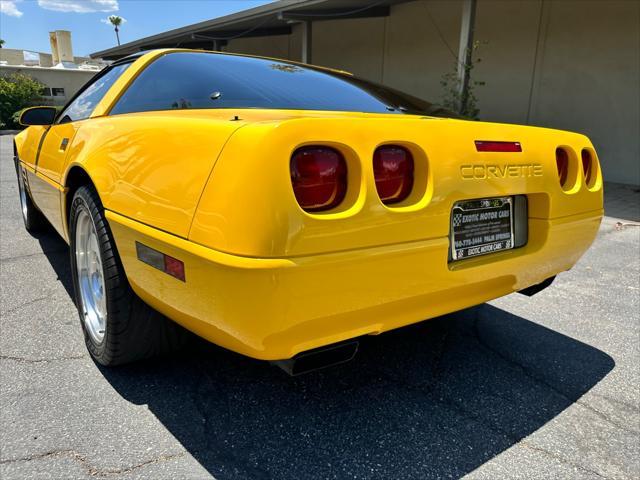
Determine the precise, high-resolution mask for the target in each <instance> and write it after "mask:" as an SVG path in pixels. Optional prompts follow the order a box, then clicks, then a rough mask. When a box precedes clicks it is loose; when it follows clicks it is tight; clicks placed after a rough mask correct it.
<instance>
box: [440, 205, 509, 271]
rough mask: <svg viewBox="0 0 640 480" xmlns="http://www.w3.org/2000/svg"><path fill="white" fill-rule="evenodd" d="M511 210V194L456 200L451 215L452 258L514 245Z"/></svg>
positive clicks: (493, 251) (484, 253)
mask: <svg viewBox="0 0 640 480" xmlns="http://www.w3.org/2000/svg"><path fill="white" fill-rule="evenodd" d="M505 212H508V214H506V213H505ZM514 213H515V212H514V198H513V197H512V196H508V197H492V198H478V199H471V200H462V201H459V202H456V203H455V204H454V205H453V208H452V209H451V217H450V223H451V225H450V232H451V233H450V243H451V248H450V256H451V261H458V260H464V259H467V258H473V257H479V256H483V255H488V254H491V253H496V252H501V251H505V250H511V249H513V248H515V232H514V223H515V219H514Z"/></svg>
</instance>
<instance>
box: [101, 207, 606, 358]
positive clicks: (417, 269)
mask: <svg viewBox="0 0 640 480" xmlns="http://www.w3.org/2000/svg"><path fill="white" fill-rule="evenodd" d="M600 216H601V212H591V213H587V214H580V215H575V216H570V217H565V218H560V219H556V220H542V219H531V220H530V223H529V225H530V232H531V233H530V237H529V243H528V245H527V246H526V247H523V248H521V249H518V250H512V251H508V252H503V253H498V254H494V255H490V256H485V257H479V258H476V259H471V260H467V261H464V262H461V263H459V264H456V265H455V266H454V267H452V266H451V265H449V264H448V263H447V255H448V246H449V242H448V240H447V238H436V239H430V240H421V241H417V242H410V243H403V244H396V245H388V246H382V247H373V248H365V249H359V250H352V251H346V252H338V253H330V254H323V255H311V256H304V257H295V258H282V259H257V258H248V257H239V256H235V255H229V254H224V253H221V252H219V251H216V250H213V249H209V248H205V247H202V246H199V245H197V244H194V243H193V242H189V241H188V240H184V239H180V238H178V237H175V236H172V235H169V234H166V233H164V232H160V231H158V230H156V229H153V228H150V227H147V226H145V225H142V224H140V223H137V222H134V221H132V220H130V219H127V218H125V217H122V216H120V215H117V214H114V213H111V212H108V214H107V218H108V220H109V224H110V226H111V230H112V232H113V234H114V236H115V238H116V241H117V243H118V250H119V253H120V256H121V258H122V261H123V264H124V266H125V269H126V270H127V274H128V277H129V279H130V282H131V285H132V287H133V288H134V290H135V291H136V293H137V294H138V295H140V296H141V297H142V298H143V299H144V300H145V301H146V302H147V303H149V304H150V305H151V306H153V307H154V308H156V309H157V310H159V311H161V312H162V313H164V314H165V315H167V316H169V317H170V318H172V319H174V320H175V321H177V322H178V323H180V324H182V325H183V326H185V327H186V328H188V329H189V330H191V331H193V332H195V333H196V334H198V335H200V336H202V337H203V338H205V339H207V340H209V341H212V342H214V343H216V344H218V345H221V346H223V347H225V348H228V349H231V350H234V351H236V352H239V353H242V354H244V355H248V356H251V357H254V358H259V359H265V360H275V359H282V358H290V357H291V356H293V355H295V354H296V353H299V352H302V351H305V350H308V349H311V348H316V347H320V346H323V345H327V344H330V343H333V342H337V341H341V340H345V339H348V338H353V337H357V336H361V335H366V334H378V333H381V332H384V331H387V330H390V329H393V328H398V327H401V326H403V325H408V324H411V323H415V322H417V321H421V320H425V319H428V318H432V317H435V316H438V315H442V314H445V313H448V312H452V311H456V310H460V309H463V308H467V307H469V306H472V305H476V304H479V303H482V302H484V301H487V300H490V299H493V298H497V297H500V296H502V295H506V294H508V293H511V292H513V291H516V290H520V289H522V288H525V287H527V286H529V285H532V284H535V283H539V282H541V281H542V280H544V279H546V278H548V277H550V276H552V275H555V274H557V273H559V272H561V271H564V270H567V269H569V268H570V267H571V266H572V265H573V264H574V263H575V262H576V261H577V260H578V258H579V257H580V255H581V254H582V253H583V252H584V251H585V250H586V249H587V248H588V246H589V245H590V244H591V242H592V241H593V239H594V237H595V235H596V233H597V230H598V226H599V223H600ZM135 241H139V242H142V243H144V244H146V245H149V246H151V247H152V248H155V249H157V250H160V251H163V252H165V253H167V254H168V255H171V256H174V257H177V258H179V259H181V260H182V261H183V262H184V264H185V271H186V282H184V283H183V282H181V281H178V280H176V279H174V278H173V277H170V276H168V275H166V274H164V273H162V272H160V271H159V270H155V269H154V268H152V267H150V266H148V265H146V264H144V263H142V262H140V261H138V260H137V258H136V253H135V246H134V242H135Z"/></svg>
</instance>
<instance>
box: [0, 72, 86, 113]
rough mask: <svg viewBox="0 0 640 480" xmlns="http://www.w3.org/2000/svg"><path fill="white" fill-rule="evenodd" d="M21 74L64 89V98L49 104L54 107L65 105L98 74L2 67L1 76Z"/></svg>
mask: <svg viewBox="0 0 640 480" xmlns="http://www.w3.org/2000/svg"><path fill="white" fill-rule="evenodd" d="M15 72H20V73H24V74H25V75H29V76H30V77H32V78H35V79H36V80H39V81H40V82H42V83H43V84H44V85H45V86H47V87H50V88H52V87H56V88H64V91H65V96H64V97H52V98H50V99H49V102H45V103H50V104H54V105H63V104H65V103H66V102H67V101H68V100H69V99H70V98H71V97H72V96H73V95H74V94H75V93H76V92H77V91H78V90H79V89H80V87H82V86H83V85H84V84H85V83H87V82H88V81H89V79H91V77H93V76H94V75H95V74H96V73H97V72H95V71H86V70H85V71H83V70H62V69H60V70H58V69H55V68H37V67H9V66H0V75H11V74H12V73H15Z"/></svg>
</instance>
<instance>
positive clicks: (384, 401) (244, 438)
mask: <svg viewBox="0 0 640 480" xmlns="http://www.w3.org/2000/svg"><path fill="white" fill-rule="evenodd" d="M36 238H37V239H38V241H39V242H40V243H41V245H42V249H43V251H44V252H45V254H46V255H47V257H48V259H49V262H50V263H51V265H52V266H53V268H54V269H55V271H56V273H57V275H58V277H59V278H60V280H61V282H62V283H63V284H64V286H65V288H66V290H67V291H68V292H69V295H70V296H71V298H73V294H72V288H73V287H72V285H71V277H70V270H69V261H68V255H69V253H68V247H67V246H66V244H65V243H64V242H63V241H62V240H61V239H59V238H58V237H57V235H55V234H53V233H48V234H42V235H38V236H37V237H36ZM256 321H260V319H256ZM614 365H615V363H614V361H613V359H612V358H611V357H610V356H608V355H607V354H605V353H604V352H602V351H600V350H597V349H596V348H593V347H591V346H589V345H586V344H584V343H582V342H579V341H577V340H574V339H572V338H570V337H567V336H565V335H562V334H560V333H558V332H555V331H553V330H550V329H548V328H545V327H543V326H541V325H539V324H536V323H534V322H531V321H529V320H526V319H524V318H521V317H518V316H515V315H513V314H511V313H509V312H507V311H504V310H501V309H498V308H496V307H493V306H491V305H487V304H485V305H480V306H478V307H474V308H470V309H467V310H464V311H462V312H457V313H454V314H450V315H446V316H443V317H440V318H436V319H433V320H429V321H425V322H422V323H419V324H416V325H412V326H409V327H405V328H401V329H398V330H395V331H392V332H388V333H385V334H382V335H379V336H370V337H365V338H363V339H362V341H361V345H360V351H359V353H358V355H357V356H356V358H355V359H354V360H353V361H351V362H349V363H347V364H344V365H341V366H338V367H332V368H329V369H325V370H322V371H319V372H314V373H310V374H306V375H302V376H299V377H289V376H287V375H286V374H285V373H284V372H282V371H281V370H280V369H278V368H277V367H273V366H271V365H270V364H269V363H267V362H261V361H256V360H252V359H249V358H246V357H243V356H240V355H237V354H234V353H232V352H229V351H226V350H224V349H222V348H219V347H216V346H215V345H212V344H209V343H207V342H205V341H202V340H200V339H197V338H195V337H194V338H193V339H192V341H191V342H190V345H189V348H188V349H185V350H184V351H182V352H177V353H175V354H173V355H171V356H169V357H165V358H159V359H153V360H149V361H147V362H139V363H136V364H133V365H128V366H124V367H119V368H114V369H108V368H103V367H100V370H101V372H102V374H103V375H104V377H105V379H106V380H107V381H109V382H110V384H111V385H112V386H113V387H114V388H115V390H116V391H117V392H118V393H119V394H120V395H121V396H122V397H123V398H125V399H126V400H128V401H130V402H133V403H134V404H137V405H148V408H149V410H150V411H151V412H152V413H153V414H154V415H155V416H156V417H157V419H158V420H159V421H160V422H161V423H162V424H163V425H164V426H165V427H166V428H167V430H168V431H169V432H171V433H172V434H173V436H174V437H175V438H176V439H177V441H179V442H180V443H181V444H182V445H183V446H184V448H185V449H186V450H187V451H188V452H189V454H191V455H192V456H193V457H194V458H195V459H196V460H197V461H198V462H200V464H201V465H203V466H204V468H206V469H207V470H208V471H209V472H210V473H211V474H212V475H213V476H215V477H216V478H218V479H220V480H225V479H240V478H250V479H260V478H278V479H299V478H329V477H335V478H345V477H349V478H356V477H359V478H363V477H364V478H372V477H386V478H434V477H437V478H440V477H453V478H458V477H460V476H462V475H464V474H466V473H469V472H471V471H473V470H475V469H476V468H478V467H479V466H481V465H482V464H483V463H485V462H487V461H488V460H490V459H491V458H493V457H495V456H496V455H498V454H499V453H501V452H503V451H504V450H506V449H507V448H509V447H510V446H512V445H514V444H515V443H517V442H519V441H520V440H522V439H523V438H524V437H526V436H528V435H530V434H532V433H533V432H535V431H536V430H538V429H539V428H541V427H542V426H544V425H545V424H546V423H547V422H549V421H550V420H552V419H553V418H554V417H556V416H557V415H558V414H560V413H561V412H562V411H563V410H565V409H566V408H568V407H569V406H571V405H572V404H573V403H574V402H576V401H577V400H578V399H579V398H580V397H581V396H582V395H584V394H585V393H586V392H587V391H588V390H589V389H591V388H592V387H593V386H594V385H595V384H597V383H598V382H599V381H600V380H601V379H602V378H603V377H605V376H606V375H607V373H608V372H610V371H611V370H612V369H613V367H614Z"/></svg>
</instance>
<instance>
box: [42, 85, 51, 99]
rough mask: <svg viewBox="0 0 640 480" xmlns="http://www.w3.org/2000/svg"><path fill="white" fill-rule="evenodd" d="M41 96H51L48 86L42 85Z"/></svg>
mask: <svg viewBox="0 0 640 480" xmlns="http://www.w3.org/2000/svg"><path fill="white" fill-rule="evenodd" d="M42 96H43V97H50V96H51V88H49V87H44V88H43V89H42Z"/></svg>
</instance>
